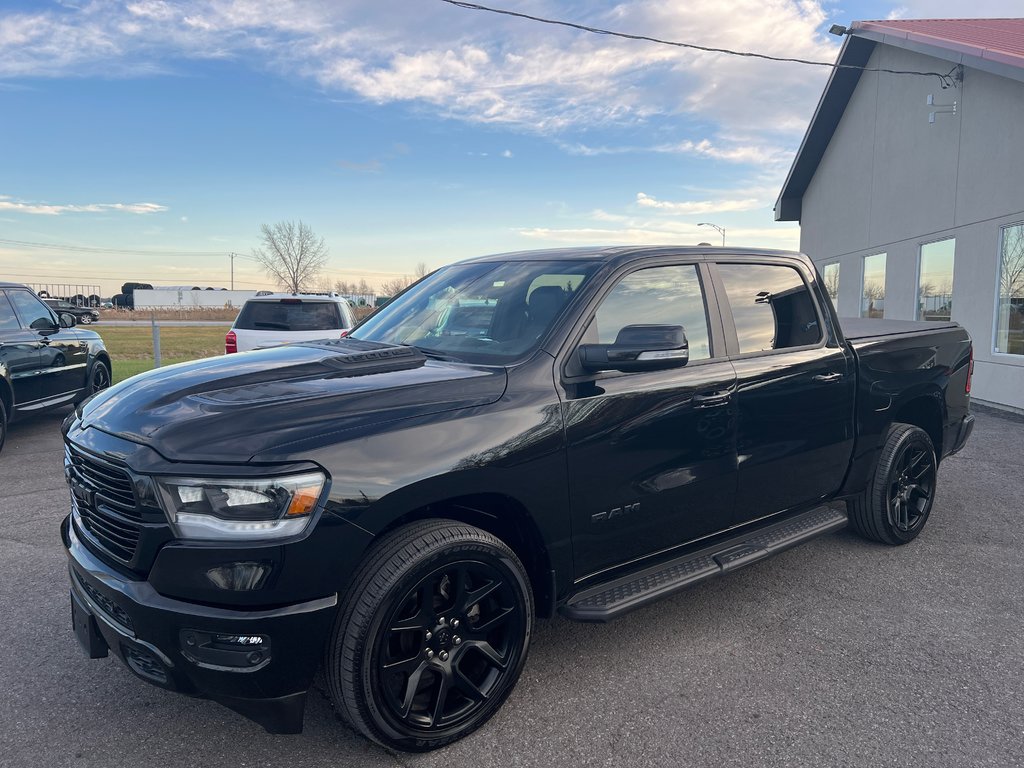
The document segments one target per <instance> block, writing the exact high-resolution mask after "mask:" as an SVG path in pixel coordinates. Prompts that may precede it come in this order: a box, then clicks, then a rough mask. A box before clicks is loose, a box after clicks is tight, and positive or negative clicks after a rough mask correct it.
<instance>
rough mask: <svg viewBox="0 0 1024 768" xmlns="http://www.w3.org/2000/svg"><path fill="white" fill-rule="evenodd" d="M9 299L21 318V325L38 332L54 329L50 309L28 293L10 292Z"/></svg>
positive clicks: (8, 293)
mask: <svg viewBox="0 0 1024 768" xmlns="http://www.w3.org/2000/svg"><path fill="white" fill-rule="evenodd" d="M7 297H8V298H9V299H10V300H11V304H13V305H14V308H15V309H16V310H17V311H18V314H19V315H20V316H21V324H22V325H23V326H24V327H25V328H31V329H33V330H37V331H38V330H43V329H46V328H52V327H53V315H52V314H51V313H50V308H49V307H47V306H46V305H45V304H43V302H41V301H40V300H39V299H37V298H36V297H35V296H34V295H32V294H31V293H29V292H28V291H8V292H7Z"/></svg>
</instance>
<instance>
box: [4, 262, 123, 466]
mask: <svg viewBox="0 0 1024 768" xmlns="http://www.w3.org/2000/svg"><path fill="white" fill-rule="evenodd" d="M108 386H110V356H109V355H108V354H107V351H106V348H105V347H104V346H103V340H102V339H101V338H100V337H99V336H98V335H97V334H96V333H95V332H94V331H86V330H81V329H76V328H75V316H74V315H72V314H71V313H69V312H61V313H59V314H57V313H55V312H54V311H53V310H52V309H51V308H50V307H48V306H47V305H46V304H45V303H43V301H41V300H40V299H39V298H38V297H37V296H36V295H35V293H33V291H32V289H31V288H28V287H27V286H24V285H19V284H17V283H2V282H0V450H2V449H3V445H4V441H5V439H6V437H7V425H8V423H9V422H10V421H11V420H12V419H15V418H17V417H19V416H24V415H27V414H30V413H35V412H37V411H41V410H44V409H47V408H55V407H57V406H61V405H67V404H69V403H73V402H80V401H81V400H84V399H85V398H86V397H88V396H89V395H91V394H94V393H96V392H99V391H100V390H103V389H106V388H107V387H108Z"/></svg>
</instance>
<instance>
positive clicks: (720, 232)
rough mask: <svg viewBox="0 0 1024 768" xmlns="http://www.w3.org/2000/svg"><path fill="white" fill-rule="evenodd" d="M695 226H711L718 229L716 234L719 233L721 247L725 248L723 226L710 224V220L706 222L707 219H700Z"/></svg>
mask: <svg viewBox="0 0 1024 768" xmlns="http://www.w3.org/2000/svg"><path fill="white" fill-rule="evenodd" d="M697 226H698V227H711V228H712V229H717V230H718V234H720V235H721V236H722V247H723V248H725V227H720V226H718V225H717V224H711V223H710V222H707V221H702V222H701V223H700V224H698V225H697Z"/></svg>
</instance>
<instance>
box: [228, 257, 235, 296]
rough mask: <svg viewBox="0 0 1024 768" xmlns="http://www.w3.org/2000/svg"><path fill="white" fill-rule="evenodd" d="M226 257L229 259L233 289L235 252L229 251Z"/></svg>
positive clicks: (232, 286)
mask: <svg viewBox="0 0 1024 768" xmlns="http://www.w3.org/2000/svg"><path fill="white" fill-rule="evenodd" d="M228 257H229V258H230V259H231V290H232V291H233V290H235V254H234V253H229V254H228Z"/></svg>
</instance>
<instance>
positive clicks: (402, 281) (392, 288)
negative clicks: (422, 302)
mask: <svg viewBox="0 0 1024 768" xmlns="http://www.w3.org/2000/svg"><path fill="white" fill-rule="evenodd" d="M429 273H430V269H429V268H428V267H427V265H426V263H424V262H422V261H421V262H419V263H418V264H417V265H416V271H415V273H414V275H413V276H412V277H410V276H409V275H402V276H401V277H395V278H392V279H391V280H385V281H384V282H383V283H381V285H380V292H381V294H382V295H383V296H394V295H396V294H398V293H401V292H402V291H404V290H405V289H406V288H408V287H409V286H410V285H412V284H413V283H415V282H416V281H417V280H420V279H422V278H424V277H426V276H427V275H428V274H429Z"/></svg>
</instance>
